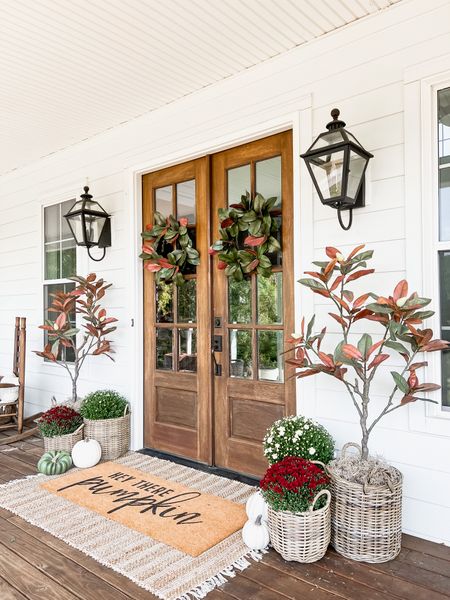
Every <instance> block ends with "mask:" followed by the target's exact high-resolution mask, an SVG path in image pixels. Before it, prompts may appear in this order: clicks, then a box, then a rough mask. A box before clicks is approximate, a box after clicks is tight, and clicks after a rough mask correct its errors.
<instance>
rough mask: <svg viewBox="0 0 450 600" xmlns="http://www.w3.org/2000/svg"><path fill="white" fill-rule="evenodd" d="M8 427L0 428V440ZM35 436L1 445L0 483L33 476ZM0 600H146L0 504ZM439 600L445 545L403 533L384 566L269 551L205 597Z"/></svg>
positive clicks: (445, 586)
mask: <svg viewBox="0 0 450 600" xmlns="http://www.w3.org/2000/svg"><path fill="white" fill-rule="evenodd" d="M6 435H13V433H12V432H2V433H1V434H0V439H4V437H5V436H6ZM42 451H43V449H42V442H41V441H40V440H39V439H38V438H36V437H32V438H29V439H27V440H26V441H22V442H16V443H13V444H11V445H3V446H1V445H0V482H1V483H3V482H6V481H9V480H12V479H18V478H20V477H23V476H25V475H30V474H34V473H35V472H36V471H35V465H36V462H37V459H38V458H39V456H40V455H41V454H42ZM0 598H1V600H24V599H28V600H43V599H44V598H45V599H46V600H75V599H79V600H93V599H95V600H116V599H117V600H130V599H133V600H152V599H153V598H155V597H154V596H153V595H152V594H149V593H148V592H146V591H145V590H143V589H141V588H139V587H138V586H136V585H135V584H133V583H132V582H131V581H129V580H128V579H126V578H125V577H123V576H121V575H119V574H117V573H115V572H114V571H111V570H110V569H107V568H105V567H103V566H102V565H100V564H99V563H97V562H96V561H94V560H92V559H90V558H88V557H86V556H85V555H84V554H82V553H81V552H78V551H77V550H74V549H73V548H71V547H70V546H67V545H66V544H65V543H64V542H62V541H60V540H58V539H57V538H55V537H53V536H51V535H49V534H47V533H45V532H44V531H42V530H41V529H38V528H37V527H33V526H32V525H30V524H28V523H27V522H25V521H23V520H22V519H20V518H18V517H15V516H14V515H12V514H11V513H10V512H8V511H5V510H3V509H0ZM286 598H288V599H291V600H334V599H336V600H337V599H339V598H340V599H346V600H391V599H401V600H443V599H444V598H450V548H448V547H445V546H443V545H439V544H433V543H431V542H427V541H424V540H421V539H419V538H415V537H411V536H409V535H405V536H404V538H403V549H402V551H401V553H400V556H399V557H398V558H397V559H396V560H394V561H392V562H390V563H386V564H383V565H366V564H362V563H356V562H352V561H349V560H346V559H344V558H343V557H341V556H339V555H338V554H336V553H335V552H334V551H333V550H329V551H328V553H327V555H326V556H325V557H324V558H323V559H322V560H321V561H320V562H317V563H314V564H311V565H300V564H297V563H287V562H285V561H283V560H282V559H281V557H280V556H278V554H276V553H275V552H274V551H270V552H269V553H268V554H267V555H266V556H265V557H264V559H263V560H262V562H261V563H254V564H252V566H251V567H249V568H248V569H247V570H246V571H244V572H243V573H241V574H239V575H238V576H237V577H235V578H234V579H231V580H230V581H229V582H228V583H226V584H225V585H224V586H222V587H221V588H220V589H217V590H215V591H213V592H211V593H210V594H209V595H208V596H207V599H208V600H233V599H234V600H249V599H254V600H284V599H286Z"/></svg>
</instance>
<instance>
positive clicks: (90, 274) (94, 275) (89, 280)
mask: <svg viewBox="0 0 450 600" xmlns="http://www.w3.org/2000/svg"><path fill="white" fill-rule="evenodd" d="M96 278H97V275H96V274H95V273H89V275H88V276H87V277H86V281H88V282H89V283H92V282H93V281H95V280H96Z"/></svg>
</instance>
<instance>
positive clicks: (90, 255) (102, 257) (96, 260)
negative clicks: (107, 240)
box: [87, 247, 106, 262]
mask: <svg viewBox="0 0 450 600" xmlns="http://www.w3.org/2000/svg"><path fill="white" fill-rule="evenodd" d="M87 253H88V256H89V258H90V259H91V260H93V261H95V262H100V261H101V260H103V259H104V258H105V256H106V248H103V254H102V255H101V257H100V258H95V257H94V256H92V254H91V249H90V248H89V247H88V249H87Z"/></svg>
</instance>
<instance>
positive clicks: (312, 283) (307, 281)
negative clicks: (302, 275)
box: [298, 279, 326, 291]
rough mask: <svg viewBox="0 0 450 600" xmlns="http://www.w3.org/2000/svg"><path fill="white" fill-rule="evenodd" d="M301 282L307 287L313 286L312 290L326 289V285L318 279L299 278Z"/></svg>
mask: <svg viewBox="0 0 450 600" xmlns="http://www.w3.org/2000/svg"><path fill="white" fill-rule="evenodd" d="M298 282H299V283H301V284H302V285H305V286H306V287H309V288H311V289H312V290H325V291H326V289H325V286H324V285H323V284H322V283H320V282H319V281H316V280H315V279H299V280H298Z"/></svg>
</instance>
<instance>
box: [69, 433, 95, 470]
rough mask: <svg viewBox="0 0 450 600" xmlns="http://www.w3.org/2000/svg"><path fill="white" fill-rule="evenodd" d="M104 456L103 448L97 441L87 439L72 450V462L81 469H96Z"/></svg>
mask: <svg viewBox="0 0 450 600" xmlns="http://www.w3.org/2000/svg"><path fill="white" fill-rule="evenodd" d="M101 456H102V448H101V446H100V444H99V443H98V442H97V440H91V439H89V438H86V439H84V440H80V441H79V442H77V443H76V444H75V446H74V447H73V448H72V461H73V464H74V465H75V466H76V467H79V468H80V469H88V468H89V467H94V466H95V465H96V464H97V463H98V462H99V460H100V458H101Z"/></svg>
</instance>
